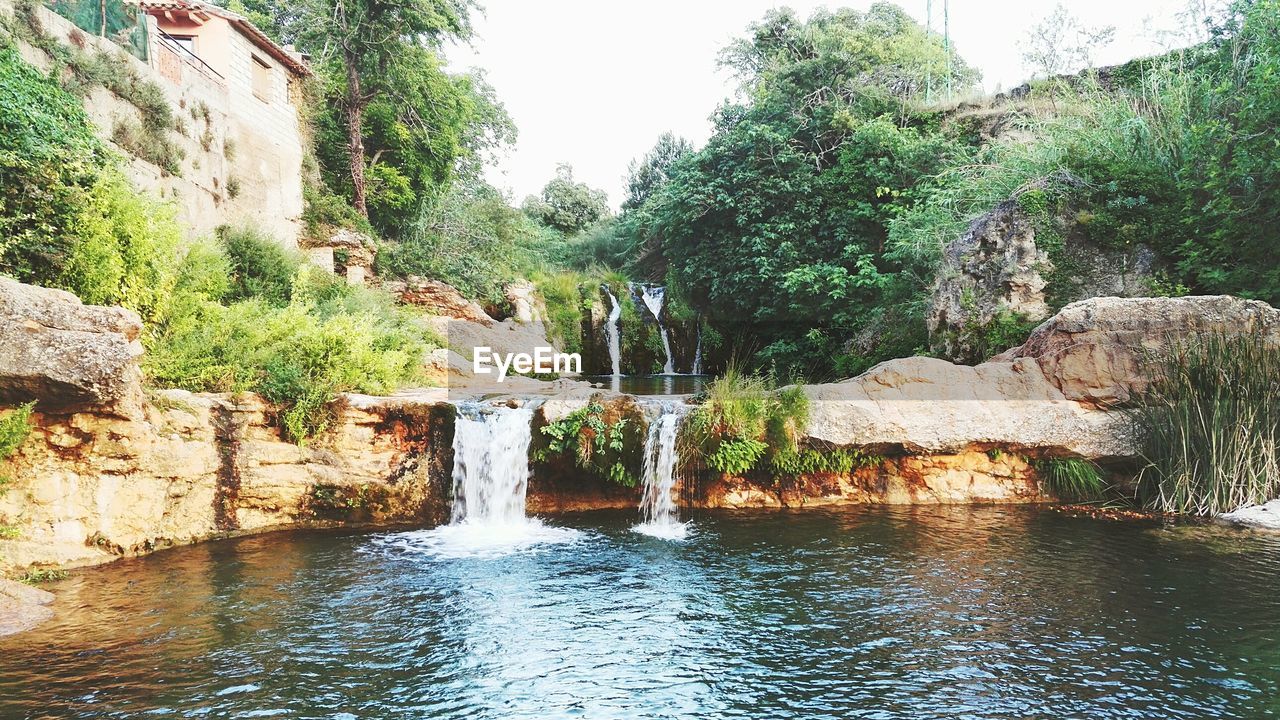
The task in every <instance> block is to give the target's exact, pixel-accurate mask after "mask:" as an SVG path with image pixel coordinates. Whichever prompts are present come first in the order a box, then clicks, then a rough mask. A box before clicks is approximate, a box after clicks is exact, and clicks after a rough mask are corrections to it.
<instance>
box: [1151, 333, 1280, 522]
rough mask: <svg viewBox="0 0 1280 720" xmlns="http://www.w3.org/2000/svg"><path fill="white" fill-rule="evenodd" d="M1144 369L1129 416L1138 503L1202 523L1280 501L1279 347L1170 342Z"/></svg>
mask: <svg viewBox="0 0 1280 720" xmlns="http://www.w3.org/2000/svg"><path fill="white" fill-rule="evenodd" d="M1152 370H1153V371H1154V372H1153V380H1152V383H1151V385H1150V387H1149V388H1148V390H1147V391H1146V393H1145V397H1143V398H1142V399H1141V402H1140V403H1139V405H1138V407H1137V408H1136V409H1134V410H1133V411H1132V413H1133V417H1134V420H1135V423H1136V428H1135V429H1136V432H1137V434H1138V438H1139V440H1140V442H1141V447H1142V455H1143V460H1144V462H1145V467H1144V468H1143V470H1142V472H1141V474H1140V475H1139V479H1138V497H1139V499H1140V500H1141V501H1142V502H1143V503H1144V504H1146V505H1147V506H1148V507H1150V508H1152V509H1155V510H1159V511H1161V512H1170V513H1180V514H1187V515H1202V516H1203V515H1216V514H1220V513H1225V512H1230V511H1232V510H1236V509H1239V508H1241V507H1245V506H1248V505H1254V504H1259V503H1263V502H1266V501H1268V500H1271V499H1273V498H1275V497H1277V496H1280V346H1277V345H1276V344H1274V343H1271V342H1268V341H1267V339H1266V338H1264V337H1262V336H1260V335H1241V336H1235V337H1227V336H1209V337H1206V338H1202V339H1200V340H1198V341H1196V342H1179V341H1173V342H1170V343H1168V344H1167V345H1166V349H1165V351H1164V352H1163V353H1161V354H1160V355H1159V356H1158V357H1154V358H1152Z"/></svg>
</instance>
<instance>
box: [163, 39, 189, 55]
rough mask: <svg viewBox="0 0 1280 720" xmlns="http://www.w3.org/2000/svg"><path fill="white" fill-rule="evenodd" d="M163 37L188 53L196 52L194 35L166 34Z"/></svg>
mask: <svg viewBox="0 0 1280 720" xmlns="http://www.w3.org/2000/svg"><path fill="white" fill-rule="evenodd" d="M164 39H165V40H167V41H168V42H169V44H171V45H173V46H174V47H176V48H179V49H181V50H185V51H187V53H188V54H191V55H195V54H196V38H195V36H194V35H166V36H165V38H164Z"/></svg>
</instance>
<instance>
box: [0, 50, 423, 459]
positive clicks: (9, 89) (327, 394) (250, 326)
mask: <svg viewBox="0 0 1280 720" xmlns="http://www.w3.org/2000/svg"><path fill="white" fill-rule="evenodd" d="M0 92H3V94H4V97H5V98H6V101H5V102H3V103H0V193H3V195H2V196H0V200H2V202H0V237H3V238H4V240H3V243H0V271H2V272H5V273H6V274H9V275H11V276H13V277H15V278H17V279H18V280H21V281H24V282H33V283H37V284H41V285H46V286H50V287H59V288H63V289H66V290H70V291H71V292H73V293H75V294H76V295H78V296H79V297H80V298H81V299H82V300H84V301H85V302H88V303H96V304H119V305H123V306H125V307H127V308H130V309H132V310H135V311H137V312H138V313H139V314H140V315H141V316H142V318H143V320H144V322H145V325H146V334H145V335H144V338H143V341H144V344H145V345H146V348H147V354H146V357H145V365H144V369H145V370H146V372H147V374H148V379H149V380H150V381H151V382H152V383H155V384H158V385H161V386H166V387H181V388H185V389H189V390H207V391H223V392H231V391H240V390H252V391H256V392H260V393H262V394H263V395H264V396H265V397H267V399H268V400H270V401H271V402H272V403H274V404H276V405H277V407H278V408H279V412H278V418H279V424H280V426H281V428H282V429H283V430H284V432H285V434H286V435H287V436H288V437H289V438H291V439H293V440H298V441H301V440H303V439H304V438H306V437H309V436H310V435H312V434H314V433H316V432H318V431H320V430H322V429H323V428H324V427H325V425H326V423H327V421H328V414H329V410H328V408H329V407H330V403H331V401H332V400H333V398H334V396H335V395H336V394H337V393H341V392H347V391H365V392H389V391H391V390H393V389H394V388H395V387H397V386H399V385H401V384H405V383H410V382H414V381H416V380H417V379H418V378H419V373H420V367H421V363H422V356H423V353H424V352H425V351H426V350H427V349H428V348H430V347H433V346H435V345H436V344H437V341H436V340H435V339H434V338H432V337H431V336H430V335H429V334H428V332H427V331H426V330H425V329H424V326H423V325H422V324H421V323H419V322H418V321H417V320H416V319H415V318H414V316H413V315H412V313H411V312H410V311H408V310H404V309H400V308H397V307H395V305H394V304H393V303H392V301H391V299H390V297H388V296H385V295H383V294H380V293H378V292H376V291H373V290H368V289H363V288H353V287H350V286H348V285H346V284H345V283H342V282H339V281H338V280H337V279H335V278H333V277H332V276H326V275H323V274H322V273H320V272H319V271H318V270H317V269H315V268H311V267H310V266H308V265H305V264H304V263H302V261H301V259H300V258H299V257H297V256H295V255H293V254H291V253H289V252H287V251H285V250H283V249H282V248H281V247H280V246H279V244H278V243H277V242H276V241H275V240H274V239H271V238H267V237H265V236H262V235H260V234H257V233H255V232H254V231H252V230H251V229H243V228H241V229H228V230H226V231H224V232H222V233H221V234H220V237H219V238H218V239H216V240H206V241H200V242H187V241H184V240H183V231H182V228H181V226H180V225H179V224H178V222H177V221H176V220H175V218H174V214H173V210H172V208H171V207H169V206H167V205H164V204H162V203H160V202H158V201H156V200H154V199H152V198H150V197H149V196H148V195H146V194H143V193H138V192H136V191H135V190H134V189H133V188H131V187H130V186H129V184H128V182H127V180H126V179H125V178H124V175H123V173H122V172H121V169H120V163H121V159H120V158H119V157H118V156H116V155H114V154H113V153H112V152H110V151H109V150H107V149H106V148H105V147H103V145H102V144H101V143H100V142H99V141H98V140H97V139H96V138H95V136H94V133H93V129H92V127H91V126H90V124H89V121H88V118H87V117H86V116H85V114H84V111H83V109H82V108H81V106H80V102H79V100H78V99H77V98H75V97H74V96H73V95H71V94H70V93H68V92H67V91H66V90H65V89H64V88H63V87H62V86H61V85H60V84H59V83H58V82H57V81H56V80H55V79H53V78H49V77H45V76H43V75H41V74H40V73H39V72H38V71H36V70H35V69H34V68H32V67H31V66H30V65H28V64H26V63H25V62H24V61H23V60H22V59H21V57H19V55H18V53H17V51H16V50H15V49H14V48H12V47H6V48H3V49H0ZM166 107H167V105H166ZM193 110H194V108H193Z"/></svg>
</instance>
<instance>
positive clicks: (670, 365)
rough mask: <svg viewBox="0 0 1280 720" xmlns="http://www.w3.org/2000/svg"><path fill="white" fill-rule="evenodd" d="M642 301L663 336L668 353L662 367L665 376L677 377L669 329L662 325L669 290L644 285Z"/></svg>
mask: <svg viewBox="0 0 1280 720" xmlns="http://www.w3.org/2000/svg"><path fill="white" fill-rule="evenodd" d="M640 299H642V300H643V301H644V306H645V307H647V308H649V312H651V313H653V319H654V320H655V321H657V323H658V334H660V335H661V336H662V349H663V351H665V352H666V353H667V362H666V363H665V364H664V365H663V366H662V374H663V375H675V374H676V366H675V362H674V361H673V360H672V359H671V338H670V337H668V336H667V328H666V327H664V326H663V325H662V305H663V304H664V303H665V302H666V300H667V289H666V288H664V287H662V286H661V285H644V286H641V288H640Z"/></svg>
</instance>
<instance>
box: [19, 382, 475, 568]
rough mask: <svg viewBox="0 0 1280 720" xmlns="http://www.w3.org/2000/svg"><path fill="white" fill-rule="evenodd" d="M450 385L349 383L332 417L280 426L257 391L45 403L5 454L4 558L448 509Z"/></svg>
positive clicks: (114, 549)
mask: <svg viewBox="0 0 1280 720" xmlns="http://www.w3.org/2000/svg"><path fill="white" fill-rule="evenodd" d="M452 418H453V409H452V406H450V405H448V404H446V403H445V402H444V394H443V391H426V392H424V393H420V394H411V395H402V396H396V397H390V398H371V397H366V396H360V395H348V396H345V397H344V398H343V400H342V402H341V403H340V407H338V408H337V409H336V417H335V418H334V421H333V422H332V423H331V425H330V427H329V429H328V430H326V431H325V432H324V433H322V434H321V435H320V436H318V437H316V438H314V439H313V440H312V441H310V442H308V443H307V444H306V445H305V446H302V447H299V446H297V445H294V444H292V443H288V442H285V441H284V440H282V439H281V437H280V433H279V431H278V430H277V429H276V428H275V427H274V425H273V423H272V422H271V420H272V418H271V411H270V408H268V407H267V406H266V405H265V404H264V403H263V402H262V400H261V399H260V398H257V397H256V396H249V395H246V396H238V397H232V396H225V395H193V394H190V393H185V392H182V391H167V392H164V393H161V394H160V395H159V396H158V398H157V400H156V403H155V404H154V405H152V406H149V407H148V408H147V411H146V415H145V417H144V418H142V419H136V420H131V419H124V418H119V417H115V416H111V415H104V414H97V413H74V414H70V415H47V414H38V415H37V416H36V418H35V420H36V422H35V427H34V429H33V431H32V434H31V437H30V438H28V440H27V442H26V443H25V444H24V445H23V447H22V449H21V450H20V451H19V452H18V454H17V455H16V456H15V457H14V458H13V459H12V460H11V461H10V463H9V466H8V468H7V471H8V472H9V473H10V475H11V476H12V477H13V478H14V480H13V482H12V483H11V484H10V485H9V486H8V488H7V492H6V493H5V494H4V495H2V496H0V520H3V521H4V523H5V524H7V525H10V526H13V527H15V528H16V529H17V531H18V536H17V538H16V539H12V540H5V541H0V571H9V572H12V571H20V570H22V569H25V568H28V567H33V566H52V565H57V566H74V565H88V564H94V563H101V562H106V561H109V560H112V559H115V558H116V557H121V556H129V555H138V554H143V553H147V552H150V551H152V550H155V549H157V548H162V547H168V546H172V545H180V544H186V543H191V542H195V541H197V540H202V539H206V538H211V537H219V536H224V535H232V534H238V533H245V532H258V531H263V530H267V529H273V528H279V527H296V526H309V525H328V524H357V525H358V524H364V523H377V524H392V523H397V522H401V523H409V522H412V523H429V522H436V521H439V520H440V519H442V518H443V517H444V514H445V512H446V507H447V493H448V489H449V486H450V481H449V477H450V468H451V462H452V461H451V457H450V454H449V453H450V442H451V440H452Z"/></svg>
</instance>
